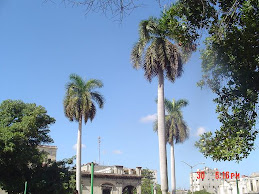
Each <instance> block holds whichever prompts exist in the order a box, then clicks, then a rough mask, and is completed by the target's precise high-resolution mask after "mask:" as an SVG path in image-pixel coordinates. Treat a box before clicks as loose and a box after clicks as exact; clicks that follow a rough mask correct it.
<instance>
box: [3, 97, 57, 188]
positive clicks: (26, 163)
mask: <svg viewBox="0 0 259 194" xmlns="http://www.w3.org/2000/svg"><path fill="white" fill-rule="evenodd" d="M54 122H55V119H54V118H52V117H50V116H49V115H47V111H46V110H45V108H43V107H42V106H36V104H29V103H28V104H26V103H24V102H22V101H18V100H5V101H3V102H2V103H1V104H0V174H1V176H0V186H1V187H2V188H4V189H5V190H7V191H8V192H10V193H18V192H21V191H22V190H23V187H24V182H25V181H27V180H30V179H31V174H32V173H33V170H34V169H35V168H37V165H38V164H40V163H41V162H42V161H43V157H44V156H43V155H42V154H40V152H39V150H38V149H37V146H38V145H40V144H42V143H52V142H53V140H52V139H51V137H50V136H49V135H48V133H49V125H50V124H53V123H54Z"/></svg>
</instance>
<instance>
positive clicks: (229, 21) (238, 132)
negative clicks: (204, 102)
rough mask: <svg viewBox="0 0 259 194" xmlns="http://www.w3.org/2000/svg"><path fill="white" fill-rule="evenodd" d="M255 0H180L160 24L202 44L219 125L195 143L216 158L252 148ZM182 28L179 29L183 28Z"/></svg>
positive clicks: (257, 64)
mask: <svg viewBox="0 0 259 194" xmlns="http://www.w3.org/2000/svg"><path fill="white" fill-rule="evenodd" d="M258 8H259V6H258V1H257V0H247V1H244V0H236V1H232V0H226V1H219V0H198V1H196V0H180V1H178V2H177V3H176V4H173V5H172V7H171V8H170V9H168V10H167V11H165V12H164V14H163V16H162V24H163V25H164V28H165V29H167V30H168V31H171V32H172V33H174V36H175V39H176V40H177V41H178V42H179V44H183V45H191V46H196V45H197V44H199V40H200V38H201V35H202V34H205V33H207V38H206V41H205V48H204V49H203V50H202V54H201V56H202V69H203V78H202V80H201V81H200V82H199V83H198V85H199V86H201V87H203V86H204V85H207V86H209V87H210V88H211V89H212V91H213V92H214V93H215V94H216V95H217V97H216V98H215V99H214V102H215V103H217V109H216V112H217V113H218V115H219V116H218V119H219V121H220V122H221V127H220V129H219V130H216V132H215V134H214V135H213V134H212V132H208V133H205V134H203V135H202V136H201V139H200V140H199V141H198V142H196V146H197V147H198V148H199V149H200V151H201V152H202V153H203V154H204V156H205V157H211V158H212V159H213V160H216V161H219V160H236V161H240V160H242V159H243V158H246V157H248V155H249V153H250V152H251V151H252V150H253V149H254V141H255V139H256V135H257V133H258V130H257V129H256V121H257V109H258V92H259V87H258V83H259V72H258V69H259V48H258V47H259V45H258V38H259V35H258V26H259V12H258ZM179 29H180V30H179Z"/></svg>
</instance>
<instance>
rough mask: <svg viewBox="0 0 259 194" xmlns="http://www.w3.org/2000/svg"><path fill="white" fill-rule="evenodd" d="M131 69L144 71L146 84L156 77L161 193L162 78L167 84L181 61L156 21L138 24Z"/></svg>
mask: <svg viewBox="0 0 259 194" xmlns="http://www.w3.org/2000/svg"><path fill="white" fill-rule="evenodd" d="M131 60H132V63H133V67H134V68H136V69H139V68H140V67H141V68H143V70H144V76H145V77H146V78H147V79H148V81H149V82H151V80H152V79H153V78H154V77H156V76H158V103H157V113H158V114H157V115H158V143H159V159H160V176H161V187H162V192H163V194H165V193H166V192H167V190H168V180H167V159H166V139H165V108H164V77H166V78H167V79H168V80H170V81H171V82H174V81H175V78H177V77H180V76H181V74H182V71H183V70H182V66H183V61H182V57H181V52H180V51H179V50H178V47H177V46H176V45H174V44H173V43H172V42H171V41H170V34H166V32H165V31H164V30H163V29H162V28H161V27H160V24H159V20H158V19H156V18H152V17H151V18H149V19H148V20H143V21H141V22H140V24H139V40H138V42H137V43H136V44H135V46H134V47H133V49H132V52H131Z"/></svg>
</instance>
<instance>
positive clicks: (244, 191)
mask: <svg viewBox="0 0 259 194" xmlns="http://www.w3.org/2000/svg"><path fill="white" fill-rule="evenodd" d="M238 190H239V194H254V193H257V194H259V172H257V173H252V174H251V176H242V177H241V178H240V180H238ZM235 193H237V184H236V180H233V179H232V180H231V179H230V180H224V181H222V183H221V185H220V194H235Z"/></svg>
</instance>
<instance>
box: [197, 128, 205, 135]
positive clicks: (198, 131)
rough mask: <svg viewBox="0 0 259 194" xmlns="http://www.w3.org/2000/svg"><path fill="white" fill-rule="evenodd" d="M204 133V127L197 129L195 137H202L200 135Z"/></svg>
mask: <svg viewBox="0 0 259 194" xmlns="http://www.w3.org/2000/svg"><path fill="white" fill-rule="evenodd" d="M205 132H206V129H205V128H204V127H199V128H198V129H197V132H196V135H197V136H200V135H202V134H203V133H205Z"/></svg>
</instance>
